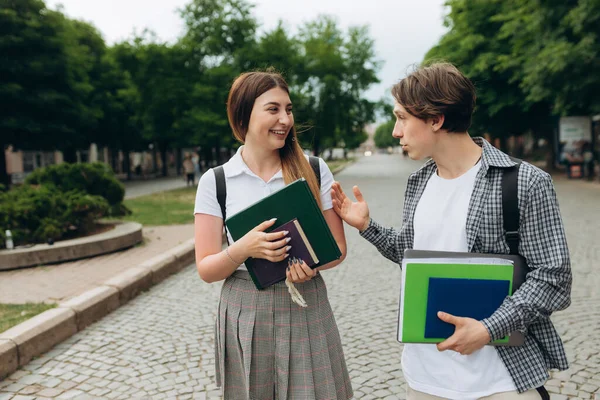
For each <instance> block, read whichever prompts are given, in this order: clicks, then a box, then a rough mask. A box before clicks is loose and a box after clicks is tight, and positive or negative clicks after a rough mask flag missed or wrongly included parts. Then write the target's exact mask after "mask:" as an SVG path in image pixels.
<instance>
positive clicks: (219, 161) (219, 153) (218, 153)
mask: <svg viewBox="0 0 600 400" xmlns="http://www.w3.org/2000/svg"><path fill="white" fill-rule="evenodd" d="M215 150H216V151H217V154H216V160H217V165H221V141H220V140H219V138H218V137H217V138H216V142H215Z"/></svg>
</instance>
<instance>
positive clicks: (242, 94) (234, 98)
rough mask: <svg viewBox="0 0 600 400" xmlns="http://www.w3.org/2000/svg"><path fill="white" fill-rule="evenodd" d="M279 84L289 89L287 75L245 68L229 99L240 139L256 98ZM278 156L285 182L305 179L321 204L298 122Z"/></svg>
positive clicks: (230, 117) (230, 116) (230, 114)
mask: <svg viewBox="0 0 600 400" xmlns="http://www.w3.org/2000/svg"><path fill="white" fill-rule="evenodd" d="M277 87H278V88H281V89H283V90H285V91H286V93H288V94H289V93H290V91H289V88H288V85H287V83H286V81H285V79H283V77H282V76H281V75H280V74H278V73H276V72H246V73H243V74H241V75H240V76H238V77H237V78H236V79H235V81H234V82H233V85H231V89H230V90H229V98H228V99H227V118H228V120H229V126H231V129H232V130H233V135H234V136H235V138H236V139H237V140H238V141H239V142H240V143H242V144H244V143H245V142H246V134H247V133H248V125H249V124H250V114H251V113H252V108H253V107H254V101H255V100H256V98H257V97H259V96H260V95H262V94H263V93H265V92H267V91H268V90H271V89H273V88H277ZM279 156H280V157H281V169H282V172H283V180H284V182H285V183H286V184H289V183H291V182H293V181H295V180H297V179H300V178H304V179H306V182H307V183H308V187H309V188H310V190H311V191H312V193H313V195H314V196H315V199H316V200H317V204H319V207H321V193H320V189H319V184H318V182H317V177H316V176H315V173H314V171H313V169H312V168H311V166H310V164H309V163H308V161H307V160H306V158H305V157H304V152H303V151H302V147H300V143H299V142H298V139H297V134H296V127H295V126H292V128H291V129H290V133H289V134H288V136H287V138H286V140H285V146H283V147H282V148H281V149H279Z"/></svg>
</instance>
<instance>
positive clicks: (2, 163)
mask: <svg viewBox="0 0 600 400" xmlns="http://www.w3.org/2000/svg"><path fill="white" fill-rule="evenodd" d="M6 148H7V146H6V145H5V144H4V143H0V184H2V185H5V186H6V189H8V185H10V176H8V171H7V168H6V153H5V150H6Z"/></svg>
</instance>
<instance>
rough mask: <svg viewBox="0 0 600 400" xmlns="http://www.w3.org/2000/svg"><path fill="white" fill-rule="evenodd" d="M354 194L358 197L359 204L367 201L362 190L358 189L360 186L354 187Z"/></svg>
mask: <svg viewBox="0 0 600 400" xmlns="http://www.w3.org/2000/svg"><path fill="white" fill-rule="evenodd" d="M352 192H353V193H354V197H356V200H357V201H359V202H363V201H365V199H364V198H363V195H362V193H361V191H360V189H359V188H358V186H354V187H353V188H352Z"/></svg>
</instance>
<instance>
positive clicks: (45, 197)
mask: <svg viewBox="0 0 600 400" xmlns="http://www.w3.org/2000/svg"><path fill="white" fill-rule="evenodd" d="M108 210H109V204H108V202H107V200H106V199H104V198H103V197H101V196H94V195H90V194H87V193H84V192H81V191H77V190H71V191H68V192H66V193H65V192H62V191H61V190H59V189H58V188H56V187H55V186H53V185H49V186H30V185H22V186H17V187H15V188H13V189H11V190H9V191H8V192H0V240H1V242H0V247H2V248H3V247H4V246H5V239H6V238H5V230H6V229H10V230H11V232H12V235H13V241H14V243H15V245H21V244H29V243H45V242H46V241H47V240H48V239H53V240H58V239H61V238H63V237H64V236H65V235H67V234H69V233H71V232H73V231H76V232H77V233H81V234H84V233H87V232H88V231H89V230H90V229H91V228H92V227H93V224H94V221H95V220H96V219H98V218H101V217H102V216H104V215H106V214H107V213H108Z"/></svg>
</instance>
